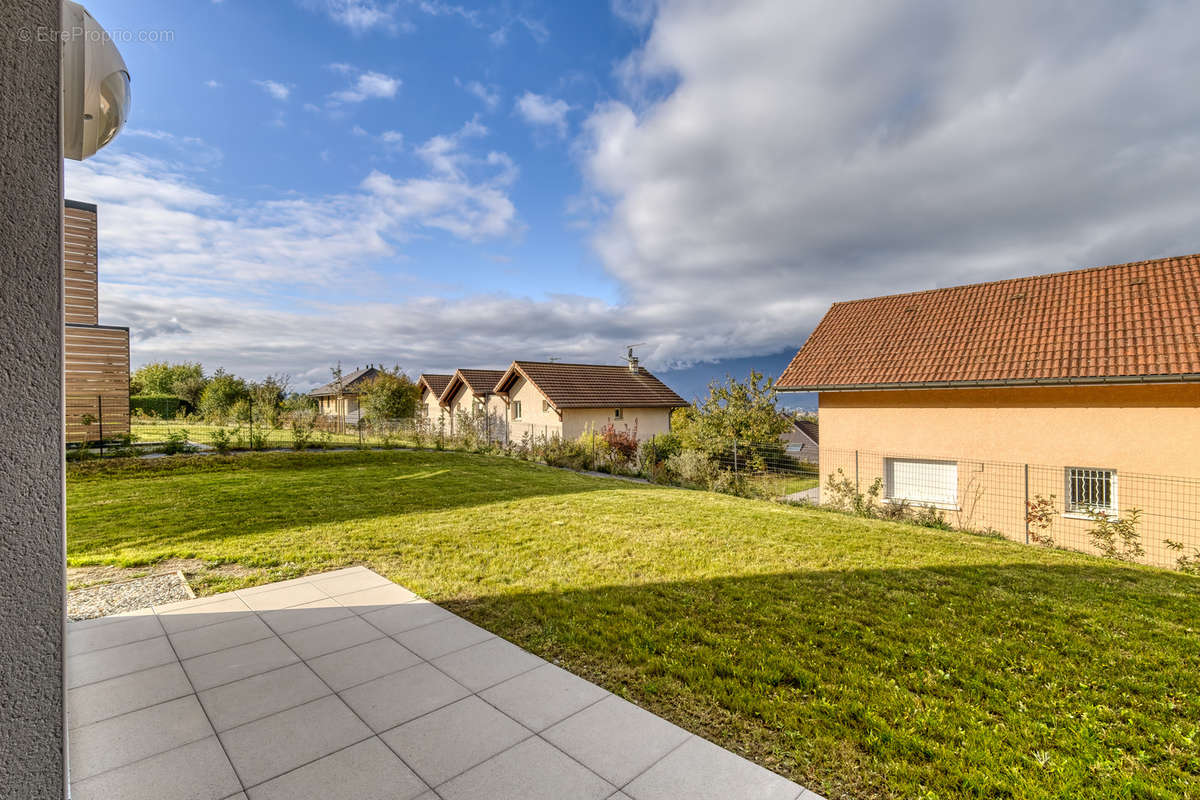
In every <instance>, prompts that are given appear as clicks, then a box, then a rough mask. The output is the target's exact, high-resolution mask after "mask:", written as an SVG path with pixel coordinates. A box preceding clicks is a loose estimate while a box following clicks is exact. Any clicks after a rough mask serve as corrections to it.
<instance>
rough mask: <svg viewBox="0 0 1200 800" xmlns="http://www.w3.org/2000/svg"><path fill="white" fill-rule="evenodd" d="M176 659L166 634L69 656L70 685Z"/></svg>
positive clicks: (68, 674)
mask: <svg viewBox="0 0 1200 800" xmlns="http://www.w3.org/2000/svg"><path fill="white" fill-rule="evenodd" d="M175 660H176V659H175V651H174V650H172V649H171V644H170V642H168V641H167V637H166V636H156V637H154V638H153V639H143V640H142V641H140V642H131V643H129V644H123V645H120V646H118V647H109V648H107V649H105V650H93V651H92V652H90V653H84V654H83V655H78V656H75V657H73V658H68V659H67V687H68V688H71V689H74V688H75V687H77V686H83V685H85V684H89V683H95V682H97V681H105V680H108V679H109V678H116V677H119V676H121V675H128V674H129V673H131V672H138V671H139V670H143V669H147V668H148V667H158V666H161V665H163V664H169V663H171V662H172V661H175Z"/></svg>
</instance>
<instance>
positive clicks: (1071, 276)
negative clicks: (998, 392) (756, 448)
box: [778, 255, 1200, 391]
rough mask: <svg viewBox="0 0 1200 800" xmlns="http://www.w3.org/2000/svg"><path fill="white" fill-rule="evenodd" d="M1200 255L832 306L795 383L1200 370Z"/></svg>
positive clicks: (1032, 378)
mask: <svg viewBox="0 0 1200 800" xmlns="http://www.w3.org/2000/svg"><path fill="white" fill-rule="evenodd" d="M1198 374H1200V255H1191V256H1181V257H1177V258H1164V259H1159V260H1156V261H1138V262H1135V263H1131V264H1118V265H1115V266H1110V267H1095V268H1092V269H1084V270H1076V271H1073V272H1060V273H1056V274H1053V275H1038V276H1035V277H1031V278H1016V279H1014V280H1006V281H995V282H992V283H979V284H974V285H970V286H957V287H953V288H949V289H934V290H930V291H925V292H916V293H913V294H901V295H892V296H889V297H877V298H873V299H870V300H855V301H852V302H848V303H835V304H834V305H833V307H832V308H830V309H829V312H828V313H827V314H826V315H825V318H824V319H822V320H821V323H820V324H819V325H818V326H817V329H816V330H815V331H813V334H812V336H810V337H809V339H808V341H807V342H805V344H804V347H803V348H801V350H800V352H799V353H797V354H796V357H795V358H794V359H792V363H791V364H790V365H789V366H788V368H787V369H786V370H784V373H783V375H782V376H781V377H780V379H779V383H778V386H779V388H781V389H788V390H801V391H804V390H808V391H812V390H818V389H826V390H830V389H837V388H849V387H859V386H864V385H865V386H872V385H877V386H881V387H903V386H905V385H909V384H921V385H931V384H932V385H949V386H953V385H961V384H975V383H983V384H989V383H991V384H1039V383H1046V384H1055V383H1060V384H1061V383H1089V382H1096V383H1102V382H1115V381H1119V380H1120V379H1122V378H1130V379H1133V380H1165V381H1171V380H1180V379H1181V376H1190V378H1189V379H1194V378H1196V377H1200V375H1198Z"/></svg>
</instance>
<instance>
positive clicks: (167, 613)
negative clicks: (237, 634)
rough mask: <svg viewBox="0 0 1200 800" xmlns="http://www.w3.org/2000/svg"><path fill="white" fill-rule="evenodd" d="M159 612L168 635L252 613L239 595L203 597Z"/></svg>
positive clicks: (174, 604) (159, 617) (172, 605)
mask: <svg viewBox="0 0 1200 800" xmlns="http://www.w3.org/2000/svg"><path fill="white" fill-rule="evenodd" d="M157 610H158V621H159V622H161V623H162V626H163V627H164V628H166V630H167V633H179V632H180V631H186V630H191V629H192V628H200V627H203V626H205V625H215V624H216V623H218V622H228V621H230V620H232V619H236V618H237V617H241V616H245V615H247V614H249V613H250V608H249V607H248V606H247V605H246V604H245V603H243V602H242V600H241V598H239V597H238V596H237V595H232V594H227V595H220V596H217V597H201V598H198V599H196V600H187V601H185V602H183V603H172V604H171V605H169V606H164V607H162V608H159V609H157Z"/></svg>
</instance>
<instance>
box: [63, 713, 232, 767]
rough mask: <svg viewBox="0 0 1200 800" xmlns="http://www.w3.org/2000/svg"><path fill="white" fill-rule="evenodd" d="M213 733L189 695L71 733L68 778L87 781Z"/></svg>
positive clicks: (77, 729)
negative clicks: (69, 771)
mask: <svg viewBox="0 0 1200 800" xmlns="http://www.w3.org/2000/svg"><path fill="white" fill-rule="evenodd" d="M212 733H213V730H212V726H210V725H209V724H208V719H207V718H206V717H205V716H204V710H203V709H202V708H200V703H198V702H197V701H196V697H195V695H190V694H189V695H187V696H186V697H180V698H178V699H177V700H169V701H167V702H165V703H159V704H158V705H156V706H151V707H149V708H143V709H141V710H139V711H133V712H131V713H129V714H122V715H121V716H119V717H112V718H111V719H106V720H103V721H102V722H97V723H94V724H92V725H86V726H84V727H82V728H76V729H75V730H73V731H71V734H70V748H69V752H70V760H71V775H72V777H74V778H76V779H79V780H82V779H84V778H89V777H91V776H92V775H96V774H98V773H101V772H106V771H107V770H110V769H116V768H117V767H123V766H125V765H127V764H131V763H133V762H134V761H139V760H141V759H143V758H148V757H150V756H153V755H157V754H159V753H163V752H166V751H167V750H171V749H174V748H176V747H179V746H180V745H183V744H188V743H189V742H195V741H199V740H200V739H204V738H206V737H208V736H211V735H212Z"/></svg>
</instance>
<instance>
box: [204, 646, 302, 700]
mask: <svg viewBox="0 0 1200 800" xmlns="http://www.w3.org/2000/svg"><path fill="white" fill-rule="evenodd" d="M299 660H300V659H298V658H297V657H296V654H295V653H293V652H292V651H291V650H290V649H289V648H288V646H287V645H285V644H284V643H283V642H281V641H279V639H276V638H270V639H261V640H259V641H257V642H250V643H249V644H241V645H238V646H237V647H231V648H229V649H228V650H220V651H218V652H216V653H208V654H206V655H202V656H196V657H195V658H189V659H187V660H186V661H184V662H183V668H184V669H185V670H187V674H188V677H189V678H191V679H192V685H193V686H195V687H196V691H198V692H202V691H204V690H205V689H211V688H212V687H214V686H220V685H221V684H223V683H231V682H232V681H237V680H241V679H242V678H249V677H250V676H251V675H258V674H260V673H263V672H270V671H271V670H273V669H278V668H279V667H284V666H287V665H288V664H294V663H295V662H297V661H299Z"/></svg>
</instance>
